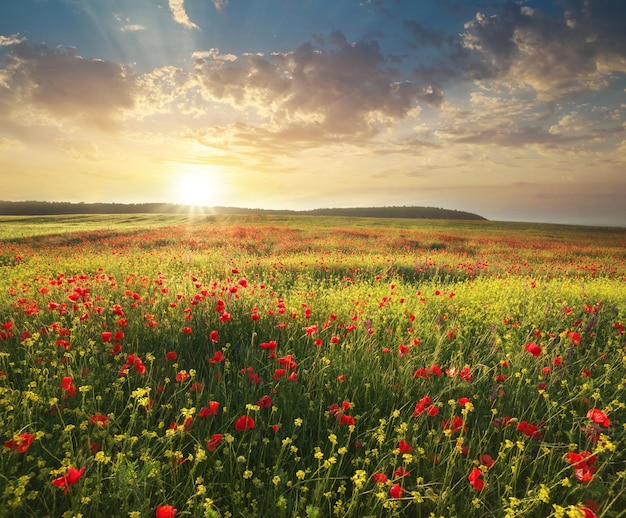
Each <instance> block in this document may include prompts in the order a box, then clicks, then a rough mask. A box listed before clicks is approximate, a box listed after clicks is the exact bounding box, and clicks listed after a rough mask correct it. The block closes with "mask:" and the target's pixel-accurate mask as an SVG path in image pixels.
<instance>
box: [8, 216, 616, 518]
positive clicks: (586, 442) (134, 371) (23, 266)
mask: <svg viewBox="0 0 626 518" xmlns="http://www.w3.org/2000/svg"><path fill="white" fill-rule="evenodd" d="M625 387H626V229H615V228H613V229H611V228H591V227H569V226H557V225H539V224H514V223H498V222H487V221H477V222H463V221H456V222H450V221H436V220H384V219H366V218H332V219H331V218H323V217H319V218H311V217H309V218H307V217H269V216H268V217H265V216H264V217H254V216H247V217H237V216H224V217H210V216H209V217H207V216H195V217H194V216H175V215H169V216H128V217H126V216H101V217H100V216H67V217H64V218H45V217H41V218H40V217H38V218H27V217H26V218H25V217H20V218H17V217H13V218H12V217H2V218H0V433H1V434H2V435H1V439H2V441H1V445H0V446H1V447H2V452H1V453H0V516H10V517H19V516H25V517H31V516H39V517H42V518H43V517H48V516H49V517H64V518H65V517H67V518H70V517H76V518H78V517H85V518H86V517H101V516H120V517H130V518H139V517H154V516H156V517H157V518H171V517H173V516H177V517H183V516H185V517H187V516H188V517H209V518H216V517H302V518H305V517H308V518H315V517H317V518H323V517H333V516H338V517H358V518H364V517H379V516H380V517H386V516H399V517H431V516H432V517H454V516H462V517H464V518H470V517H516V516H524V517H535V516H536V517H555V518H557V517H559V518H560V517H575V518H579V517H580V518H582V517H584V518H589V517H593V516H598V517H619V516H626V511H625V509H626V404H625V401H626V397H625V395H626V391H625Z"/></svg>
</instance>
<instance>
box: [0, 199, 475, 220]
mask: <svg viewBox="0 0 626 518" xmlns="http://www.w3.org/2000/svg"><path fill="white" fill-rule="evenodd" d="M190 212H191V213H200V214H203V213H204V214H218V215H219V214H223V215H227V214H267V215H290V214H291V215H296V216H347V217H363V218H408V219H463V220H483V221H484V220H485V218H483V217H482V216H479V215H477V214H472V213H471V212H463V211H459V210H450V209H441V208H436V207H354V208H330V209H313V210H272V209H245V208H237V207H211V208H209V207H187V206H184V205H175V204H173V203H69V202H48V201H0V215H3V216H48V215H57V214H184V213H190Z"/></svg>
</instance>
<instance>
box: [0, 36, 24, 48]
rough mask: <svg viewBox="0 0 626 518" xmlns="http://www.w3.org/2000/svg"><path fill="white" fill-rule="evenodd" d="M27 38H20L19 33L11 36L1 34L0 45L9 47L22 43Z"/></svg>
mask: <svg viewBox="0 0 626 518" xmlns="http://www.w3.org/2000/svg"><path fill="white" fill-rule="evenodd" d="M25 39H26V38H20V36H19V34H12V35H11V36H2V34H0V47H9V46H11V45H17V44H18V43H22V42H23V41H24V40H25Z"/></svg>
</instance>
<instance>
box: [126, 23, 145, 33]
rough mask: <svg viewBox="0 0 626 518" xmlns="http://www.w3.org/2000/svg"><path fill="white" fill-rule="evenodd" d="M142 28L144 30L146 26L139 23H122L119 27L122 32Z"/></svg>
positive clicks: (135, 30)
mask: <svg viewBox="0 0 626 518" xmlns="http://www.w3.org/2000/svg"><path fill="white" fill-rule="evenodd" d="M144 30H146V28H145V27H144V26H143V25H139V24H137V23H133V24H130V25H124V26H123V27H121V28H120V31H122V32H137V31H144Z"/></svg>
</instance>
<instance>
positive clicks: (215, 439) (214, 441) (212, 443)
mask: <svg viewBox="0 0 626 518" xmlns="http://www.w3.org/2000/svg"><path fill="white" fill-rule="evenodd" d="M222 439H224V436H223V435H222V434H221V433H215V434H213V436H212V437H211V438H210V439H209V440H208V441H207V443H206V447H207V449H208V450H209V451H215V449H216V448H217V447H218V446H219V444H220V443H221V442H222Z"/></svg>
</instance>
